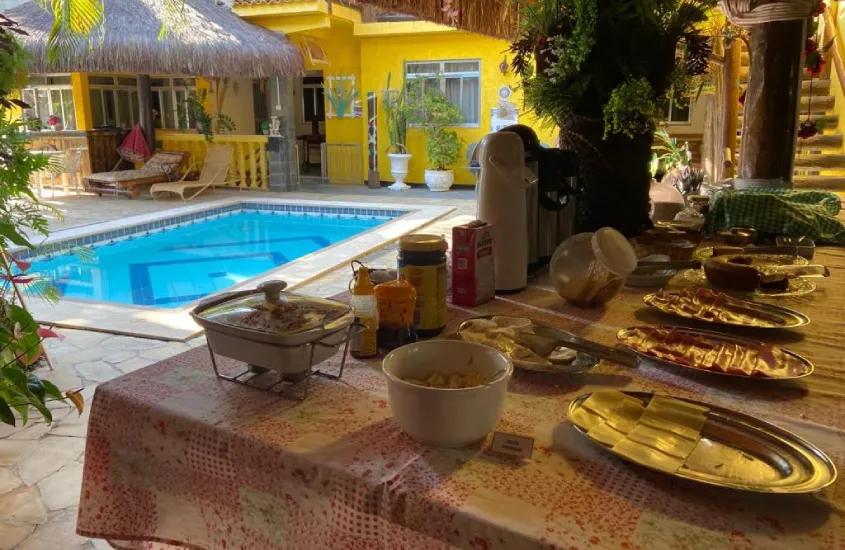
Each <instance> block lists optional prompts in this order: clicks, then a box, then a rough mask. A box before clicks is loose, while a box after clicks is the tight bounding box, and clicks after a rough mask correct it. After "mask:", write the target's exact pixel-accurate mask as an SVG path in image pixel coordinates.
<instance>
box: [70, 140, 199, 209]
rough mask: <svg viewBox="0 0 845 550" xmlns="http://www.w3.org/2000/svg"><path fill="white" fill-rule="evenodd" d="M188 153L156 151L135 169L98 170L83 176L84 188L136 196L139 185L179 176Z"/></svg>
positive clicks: (99, 193) (94, 191)
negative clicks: (98, 171)
mask: <svg viewBox="0 0 845 550" xmlns="http://www.w3.org/2000/svg"><path fill="white" fill-rule="evenodd" d="M187 158H188V153H186V152H184V151H156V152H155V153H154V154H153V156H151V157H150V159H149V160H148V161H147V162H145V163H144V166H142V167H141V168H138V169H136V170H119V171H114V172H100V173H97V174H91V175H89V176H87V177H86V178H85V190H86V191H91V192H92V193H97V194H98V195H100V196H101V197H102V196H103V193H114V194H115V195H127V196H128V197H130V198H131V197H137V196H138V195H140V194H141V186H144V185H151V184H154V183H161V182H166V181H173V180H174V179H176V178H178V177H179V173H180V171H181V170H182V165H183V164H184V163H185V159H187Z"/></svg>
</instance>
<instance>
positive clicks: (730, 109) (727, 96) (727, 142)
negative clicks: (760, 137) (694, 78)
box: [717, 39, 750, 179]
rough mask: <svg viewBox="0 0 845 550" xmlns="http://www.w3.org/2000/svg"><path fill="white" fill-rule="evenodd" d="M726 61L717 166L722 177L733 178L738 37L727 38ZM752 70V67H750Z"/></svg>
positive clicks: (739, 54) (739, 53) (723, 70)
mask: <svg viewBox="0 0 845 550" xmlns="http://www.w3.org/2000/svg"><path fill="white" fill-rule="evenodd" d="M724 59H725V61H724V63H722V151H724V154H723V156H724V158H723V159H722V166H721V167H720V168H717V171H719V172H720V173H721V174H722V177H721V179H725V178H732V177H734V174H735V173H736V157H737V153H738V152H739V151H737V146H736V131H737V126H738V122H739V121H738V120H737V113H738V111H739V67H740V65H741V64H742V48H741V47H740V41H739V40H738V39H734V40H725V58H724ZM749 70H750V69H749Z"/></svg>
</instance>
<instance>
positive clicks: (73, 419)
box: [50, 394, 91, 437]
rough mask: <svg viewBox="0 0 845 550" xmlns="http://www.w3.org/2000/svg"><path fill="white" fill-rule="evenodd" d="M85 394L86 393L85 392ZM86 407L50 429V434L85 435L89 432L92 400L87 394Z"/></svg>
mask: <svg viewBox="0 0 845 550" xmlns="http://www.w3.org/2000/svg"><path fill="white" fill-rule="evenodd" d="M83 396H84V394H83ZM84 397H86V399H85V403H86V407H85V410H84V411H82V414H81V415H80V414H76V413H73V414H70V415H68V417H67V418H66V419H64V420H63V421H62V423H61V424H59V425H58V426H56V427H55V428H53V429H52V430H51V431H50V435H56V436H63V437H85V435H86V434H87V433H88V419H89V418H90V417H91V406H90V405H91V401H90V398H88V397H87V396H84Z"/></svg>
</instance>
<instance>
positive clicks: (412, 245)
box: [399, 234, 447, 252]
mask: <svg viewBox="0 0 845 550" xmlns="http://www.w3.org/2000/svg"><path fill="white" fill-rule="evenodd" d="M446 248H447V246H446V239H444V238H443V237H441V236H440V235H426V234H417V235H405V236H404V237H400V238H399V249H400V250H405V251H408V252H445V251H446Z"/></svg>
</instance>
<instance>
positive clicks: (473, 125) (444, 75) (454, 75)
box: [405, 59, 482, 128]
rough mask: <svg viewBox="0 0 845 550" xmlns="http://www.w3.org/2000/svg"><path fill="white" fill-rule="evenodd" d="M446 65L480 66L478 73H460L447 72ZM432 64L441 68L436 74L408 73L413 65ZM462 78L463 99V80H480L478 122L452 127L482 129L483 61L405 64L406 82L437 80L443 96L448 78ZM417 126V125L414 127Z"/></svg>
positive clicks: (439, 61)
mask: <svg viewBox="0 0 845 550" xmlns="http://www.w3.org/2000/svg"><path fill="white" fill-rule="evenodd" d="M446 63H476V64H477V65H478V70H477V71H460V72H454V71H451V72H447V71H446V70H445V68H446ZM430 64H438V65H440V68H439V70H438V71H437V72H435V73H414V74H409V73H408V67H410V66H413V65H430ZM447 77H451V78H458V77H459V78H461V81H460V82H461V91H460V93H461V97H463V94H464V81H463V78H465V77H475V78H478V122H463V123H461V124H453V125H452V127H454V128H481V112H482V107H481V93H482V86H481V60H480V59H443V60H432V61H406V62H405V81H406V82H407V81H409V80H417V79H421V78H422V79H426V78H437V79H438V80H439V83H440V91H441V92H443V94H444V95H445V94H446V78H447ZM458 107H459V108H460V106H458ZM414 126H417V125H414Z"/></svg>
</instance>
